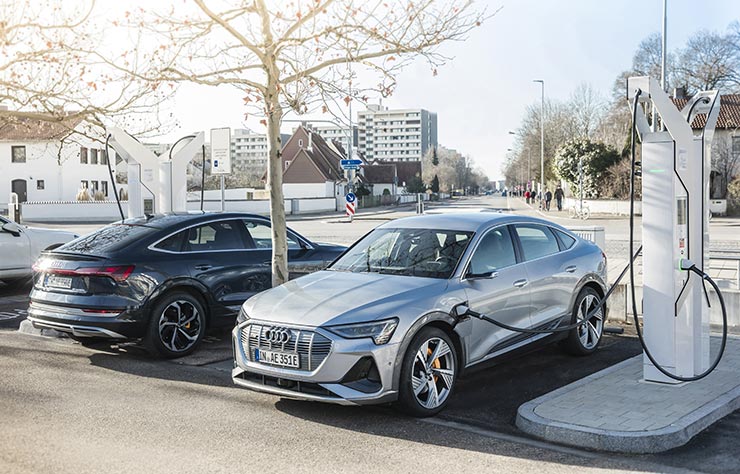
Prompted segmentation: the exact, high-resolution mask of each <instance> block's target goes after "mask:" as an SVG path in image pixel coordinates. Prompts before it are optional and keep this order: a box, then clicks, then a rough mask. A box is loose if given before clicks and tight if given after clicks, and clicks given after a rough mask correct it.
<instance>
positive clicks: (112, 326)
mask: <svg viewBox="0 0 740 474" xmlns="http://www.w3.org/2000/svg"><path fill="white" fill-rule="evenodd" d="M140 316H141V314H138V313H131V312H129V311H126V310H122V311H121V312H120V313H106V314H99V313H87V312H84V311H82V310H81V309H79V308H72V307H66V306H56V305H49V304H43V303H38V302H33V301H32V302H31V305H30V306H29V309H28V320H29V321H30V322H31V324H33V325H34V327H37V328H45V329H56V330H57V331H61V332H66V333H69V334H72V335H73V336H77V337H104V338H110V339H138V338H140V337H143V336H144V332H145V331H146V321H145V320H143V318H141V317H140Z"/></svg>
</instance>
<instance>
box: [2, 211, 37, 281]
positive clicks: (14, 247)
mask: <svg viewBox="0 0 740 474" xmlns="http://www.w3.org/2000/svg"><path fill="white" fill-rule="evenodd" d="M5 224H8V229H9V230H2V229H0V272H2V275H0V276H4V277H15V276H24V275H29V274H30V273H31V263H32V262H31V243H30V240H29V238H28V235H26V233H25V232H24V230H23V228H22V227H21V226H19V225H16V224H14V223H12V222H11V223H9V222H8V221H6V220H5V219H0V227H1V226H3V225H5ZM11 230H12V231H13V232H11ZM16 234H17V235H16Z"/></svg>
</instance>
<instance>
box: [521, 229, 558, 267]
mask: <svg viewBox="0 0 740 474" xmlns="http://www.w3.org/2000/svg"><path fill="white" fill-rule="evenodd" d="M516 233H517V235H518V236H519V241H520V242H521V244H522V251H523V252H524V260H534V259H536V258H540V257H545V256H547V255H552V254H555V253H558V252H559V251H560V247H558V241H557V239H556V238H555V236H554V235H553V233H552V232H551V231H550V229H548V228H547V227H544V226H539V225H527V224H520V225H517V226H516Z"/></svg>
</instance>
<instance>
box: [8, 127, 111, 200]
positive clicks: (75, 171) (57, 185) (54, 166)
mask: <svg viewBox="0 0 740 474" xmlns="http://www.w3.org/2000/svg"><path fill="white" fill-rule="evenodd" d="M83 145H85V146H87V145H89V146H90V147H92V148H98V149H99V148H102V147H101V146H100V145H99V144H98V145H93V144H84V143H83ZM13 146H25V147H26V162H25V163H12V162H11V147H13ZM79 151H80V144H78V143H72V144H69V145H65V146H64V148H63V149H62V152H61V158H62V160H63V161H62V165H61V166H60V165H59V164H58V162H57V154H58V152H59V144H58V143H54V142H39V141H37V142H11V141H2V142H0V202H3V203H5V202H7V201H8V200H9V197H10V192H11V190H12V187H11V182H12V181H13V180H15V179H23V180H25V181H26V188H27V191H28V201H71V200H74V199H75V196H76V195H77V191H78V190H79V188H80V181H81V180H86V181H88V182H90V181H98V182H99V183H100V182H102V181H105V182H107V183H108V195H109V196H110V197H111V198H112V197H113V193H112V186H111V184H110V177H109V175H108V167H107V166H106V165H102V164H100V163H98V164H96V165H91V164H81V163H80V157H79ZM39 180H43V181H44V189H38V182H39ZM99 186H100V188H102V185H99Z"/></svg>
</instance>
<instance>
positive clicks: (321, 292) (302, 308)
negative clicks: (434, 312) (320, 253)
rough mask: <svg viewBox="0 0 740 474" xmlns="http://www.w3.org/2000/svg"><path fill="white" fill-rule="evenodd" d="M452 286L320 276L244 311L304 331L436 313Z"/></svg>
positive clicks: (267, 295) (259, 298) (270, 293)
mask: <svg viewBox="0 0 740 474" xmlns="http://www.w3.org/2000/svg"><path fill="white" fill-rule="evenodd" d="M447 284H448V281H447V280H441V279H435V278H420V277H410V276H399V275H380V274H377V273H350V272H336V271H320V272H316V273H312V274H310V275H306V276H303V277H301V278H298V279H296V280H292V281H289V282H288V283H285V284H283V285H280V286H278V287H275V288H272V289H270V290H267V291H265V292H262V293H260V294H258V295H256V296H253V297H252V298H250V299H249V300H247V302H246V303H244V310H245V312H246V313H247V315H249V317H250V318H252V319H257V320H262V321H270V322H275V323H280V324H296V325H303V326H322V325H334V324H348V323H355V322H363V321H373V320H376V319H385V318H390V317H394V316H397V315H398V314H399V312H400V311H404V310H406V311H408V310H409V309H413V308H418V309H421V310H424V309H425V308H432V307H433V304H434V301H436V300H437V299H438V298H439V297H440V295H442V294H444V291H445V289H446V288H447Z"/></svg>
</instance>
